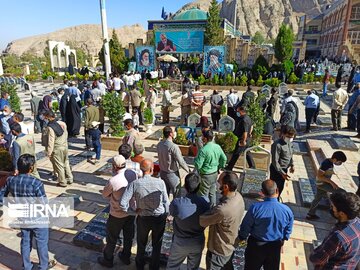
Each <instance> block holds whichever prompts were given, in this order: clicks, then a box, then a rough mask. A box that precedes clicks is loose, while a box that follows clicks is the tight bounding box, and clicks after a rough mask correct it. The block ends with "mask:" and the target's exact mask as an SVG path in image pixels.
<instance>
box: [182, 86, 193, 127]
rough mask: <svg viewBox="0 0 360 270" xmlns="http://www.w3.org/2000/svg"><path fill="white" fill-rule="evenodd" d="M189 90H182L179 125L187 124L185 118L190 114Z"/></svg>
mask: <svg viewBox="0 0 360 270" xmlns="http://www.w3.org/2000/svg"><path fill="white" fill-rule="evenodd" d="M189 92H190V90H189V88H185V89H183V91H182V95H181V100H180V106H181V123H180V124H181V125H185V126H187V119H188V117H189V115H190V114H191V99H190V93H189Z"/></svg>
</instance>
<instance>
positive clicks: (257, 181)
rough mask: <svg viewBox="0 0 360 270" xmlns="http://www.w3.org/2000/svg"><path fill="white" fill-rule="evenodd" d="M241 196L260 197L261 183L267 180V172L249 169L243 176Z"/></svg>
mask: <svg viewBox="0 0 360 270" xmlns="http://www.w3.org/2000/svg"><path fill="white" fill-rule="evenodd" d="M241 178H242V180H243V181H242V186H241V194H242V195H244V196H248V197H259V196H260V192H261V183H262V182H263V181H265V180H266V179H267V177H266V172H265V171H261V170H256V169H247V170H246V173H243V174H242V176H241Z"/></svg>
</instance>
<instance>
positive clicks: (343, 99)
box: [331, 82, 349, 131]
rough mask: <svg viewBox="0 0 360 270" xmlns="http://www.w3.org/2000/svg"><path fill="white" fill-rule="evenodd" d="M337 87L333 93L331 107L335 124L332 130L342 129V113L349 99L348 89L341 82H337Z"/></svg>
mask: <svg viewBox="0 0 360 270" xmlns="http://www.w3.org/2000/svg"><path fill="white" fill-rule="evenodd" d="M335 87H336V91H335V92H334V95H333V104H332V107H331V120H332V124H333V129H332V130H335V131H337V130H339V129H341V114H342V111H343V109H344V107H345V105H346V103H347V102H348V100H349V96H348V93H347V92H346V90H344V89H342V88H341V83H340V82H336V83H335Z"/></svg>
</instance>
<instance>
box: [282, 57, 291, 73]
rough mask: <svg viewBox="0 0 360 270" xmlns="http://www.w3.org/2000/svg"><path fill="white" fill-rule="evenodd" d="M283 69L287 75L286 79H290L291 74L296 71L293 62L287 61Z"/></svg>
mask: <svg viewBox="0 0 360 270" xmlns="http://www.w3.org/2000/svg"><path fill="white" fill-rule="evenodd" d="M282 68H283V69H284V71H285V73H286V77H288V76H289V74H290V73H291V72H292V71H293V70H294V63H293V62H292V61H291V60H285V61H284V63H283V65H282Z"/></svg>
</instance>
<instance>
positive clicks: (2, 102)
mask: <svg viewBox="0 0 360 270" xmlns="http://www.w3.org/2000/svg"><path fill="white" fill-rule="evenodd" d="M9 98H10V96H9V94H8V93H6V92H1V98H0V111H3V110H4V107H5V106H9V107H10V103H9Z"/></svg>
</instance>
